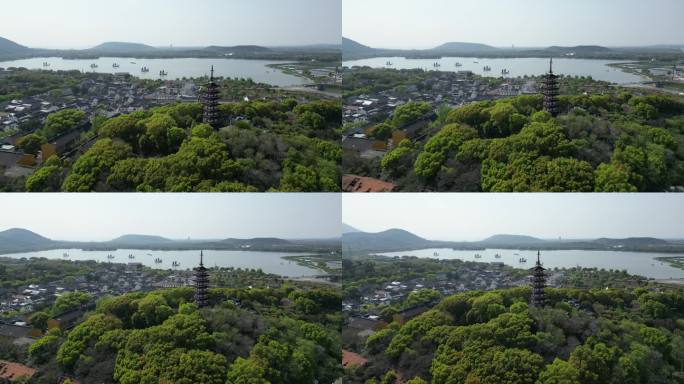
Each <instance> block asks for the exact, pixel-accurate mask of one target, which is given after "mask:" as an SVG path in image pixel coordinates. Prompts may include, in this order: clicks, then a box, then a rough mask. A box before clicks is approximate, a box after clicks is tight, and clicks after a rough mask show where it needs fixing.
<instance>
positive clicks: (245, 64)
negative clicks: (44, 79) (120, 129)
mask: <svg viewBox="0 0 684 384" xmlns="http://www.w3.org/2000/svg"><path fill="white" fill-rule="evenodd" d="M45 62H47V63H49V64H50V66H49V67H44V66H43V63H45ZM115 63H116V64H119V67H118V68H114V67H113V65H114V64H115ZM277 63H282V62H279V61H266V60H243V59H191V58H188V59H136V58H130V57H101V58H99V59H85V60H65V59H62V58H61V57H36V58H32V59H23V60H13V61H2V62H0V67H3V68H9V67H24V68H28V69H51V70H78V71H82V72H98V73H117V72H127V73H130V74H131V75H133V76H136V77H139V78H143V79H159V78H160V76H159V71H162V70H163V71H166V72H167V73H168V75H167V76H166V77H165V78H166V79H181V78H183V77H188V78H190V77H201V76H208V75H209V71H210V69H211V66H212V65H213V66H214V71H215V72H214V74H215V76H222V77H229V78H235V77H238V78H245V79H246V78H251V79H252V80H254V81H256V82H259V83H266V84H271V85H275V86H280V87H287V86H297V85H303V84H307V83H309V81H308V80H307V79H305V78H302V77H298V76H293V75H288V74H285V73H283V72H281V71H279V70H277V69H273V68H269V67H267V66H266V65H268V64H277ZM91 64H97V68H91V67H90V65H91ZM142 67H147V68H149V69H150V71H149V72H141V68H142Z"/></svg>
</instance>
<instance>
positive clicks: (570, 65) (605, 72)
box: [342, 57, 645, 84]
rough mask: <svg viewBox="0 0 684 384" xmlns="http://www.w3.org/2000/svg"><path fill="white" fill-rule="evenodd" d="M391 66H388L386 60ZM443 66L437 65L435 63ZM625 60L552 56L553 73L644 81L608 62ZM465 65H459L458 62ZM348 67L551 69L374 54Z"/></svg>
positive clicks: (518, 72)
mask: <svg viewBox="0 0 684 384" xmlns="http://www.w3.org/2000/svg"><path fill="white" fill-rule="evenodd" d="M388 61H389V62H391V63H392V65H391V66H387V62H388ZM436 62H437V63H439V64H440V67H437V68H435V67H434V66H433V65H434V63H436ZM619 62H624V61H609V60H594V59H566V58H559V59H556V58H554V59H553V72H554V73H556V74H563V75H569V76H591V77H592V78H593V79H594V80H602V81H608V82H611V83H618V84H627V83H637V82H641V81H643V80H645V79H644V78H642V77H641V76H637V75H633V74H631V73H627V72H623V71H621V70H620V69H617V68H611V67H608V66H607V64H610V63H619ZM456 63H460V64H461V65H462V66H460V67H457V66H456V65H455V64H456ZM342 65H343V66H345V67H352V66H368V67H372V68H396V69H416V68H422V69H425V70H435V69H436V70H440V71H450V72H457V71H472V72H473V73H475V74H477V75H481V76H487V77H500V76H501V70H502V69H507V70H508V71H509V72H510V73H509V74H508V75H506V77H518V76H525V75H527V76H537V75H542V74H544V73H547V72H548V71H549V59H544V58H505V59H478V58H472V57H443V58H441V59H407V58H405V57H374V58H371V59H361V60H351V61H345V62H343V63H342ZM485 66H489V67H491V71H486V72H485V71H484V70H483V68H484V67H485Z"/></svg>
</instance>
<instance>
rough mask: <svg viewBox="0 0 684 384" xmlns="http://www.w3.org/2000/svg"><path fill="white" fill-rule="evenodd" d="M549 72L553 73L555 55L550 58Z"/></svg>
mask: <svg viewBox="0 0 684 384" xmlns="http://www.w3.org/2000/svg"><path fill="white" fill-rule="evenodd" d="M549 73H553V57H551V58H549Z"/></svg>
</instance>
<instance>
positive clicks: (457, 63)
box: [454, 62, 463, 67]
mask: <svg viewBox="0 0 684 384" xmlns="http://www.w3.org/2000/svg"><path fill="white" fill-rule="evenodd" d="M462 66H463V64H461V63H459V62H455V63H454V67H462Z"/></svg>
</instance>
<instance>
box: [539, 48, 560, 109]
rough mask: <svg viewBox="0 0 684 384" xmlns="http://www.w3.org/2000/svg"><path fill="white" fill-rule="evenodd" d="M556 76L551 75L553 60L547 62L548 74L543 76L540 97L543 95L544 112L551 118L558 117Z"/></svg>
mask: <svg viewBox="0 0 684 384" xmlns="http://www.w3.org/2000/svg"><path fill="white" fill-rule="evenodd" d="M558 89H559V87H558V76H557V75H556V74H554V73H553V58H551V59H550V60H549V73H547V74H546V75H545V76H544V82H543V84H542V95H544V110H545V111H546V112H548V113H550V114H551V116H554V117H555V116H556V115H558V93H559V91H558Z"/></svg>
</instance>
